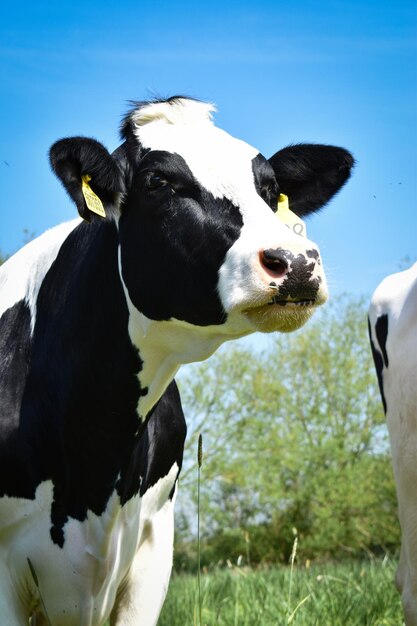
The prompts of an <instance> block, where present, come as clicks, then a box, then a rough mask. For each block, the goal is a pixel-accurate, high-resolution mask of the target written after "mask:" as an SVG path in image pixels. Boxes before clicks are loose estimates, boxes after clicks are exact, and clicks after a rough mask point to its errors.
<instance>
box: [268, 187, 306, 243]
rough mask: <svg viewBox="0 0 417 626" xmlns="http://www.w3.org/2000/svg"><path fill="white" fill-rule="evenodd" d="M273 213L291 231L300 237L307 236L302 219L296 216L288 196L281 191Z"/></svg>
mask: <svg viewBox="0 0 417 626" xmlns="http://www.w3.org/2000/svg"><path fill="white" fill-rule="evenodd" d="M275 215H277V216H278V217H279V219H280V220H281V221H282V222H284V224H285V225H286V226H288V228H289V229H290V230H292V232H293V233H295V234H296V235H300V237H307V229H306V225H305V224H304V222H303V220H302V219H301V218H299V217H298V215H296V214H295V213H293V212H292V211H291V209H290V207H289V202H288V196H286V195H285V194H283V193H280V194H279V198H278V208H277V210H276V212H275Z"/></svg>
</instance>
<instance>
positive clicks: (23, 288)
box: [0, 218, 81, 333]
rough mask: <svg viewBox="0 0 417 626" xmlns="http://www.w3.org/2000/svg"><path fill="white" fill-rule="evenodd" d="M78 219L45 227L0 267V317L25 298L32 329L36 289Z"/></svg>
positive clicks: (37, 289)
mask: <svg viewBox="0 0 417 626" xmlns="http://www.w3.org/2000/svg"><path fill="white" fill-rule="evenodd" d="M80 222H81V219H79V218H77V219H75V220H71V221H70V222H64V223H63V224H60V225H59V226H55V227H54V228H51V229H50V230H47V231H46V232H44V233H43V234H42V235H40V237H37V238H36V239H34V240H33V241H31V242H29V243H28V244H27V245H26V246H24V247H23V248H21V249H20V250H19V251H18V252H16V254H14V255H13V256H12V257H11V258H10V259H8V260H7V261H6V262H5V263H4V264H3V265H2V266H1V267H0V292H1V299H0V317H1V316H2V315H3V313H4V312H5V311H7V309H9V308H11V307H12V306H13V305H14V304H16V303H17V302H19V301H21V300H25V301H26V303H27V304H28V306H29V309H30V314H31V332H32V333H33V329H34V326H35V319H36V301H37V298H38V293H39V289H40V287H41V285H42V282H43V280H44V278H45V276H46V274H47V272H48V270H49V269H50V267H51V265H52V263H53V262H54V261H55V259H56V257H57V256H58V252H59V250H60V248H61V246H62V244H63V242H64V241H65V239H66V238H67V237H68V235H69V234H70V232H71V231H73V230H74V228H76V227H77V226H78V224H79V223H80Z"/></svg>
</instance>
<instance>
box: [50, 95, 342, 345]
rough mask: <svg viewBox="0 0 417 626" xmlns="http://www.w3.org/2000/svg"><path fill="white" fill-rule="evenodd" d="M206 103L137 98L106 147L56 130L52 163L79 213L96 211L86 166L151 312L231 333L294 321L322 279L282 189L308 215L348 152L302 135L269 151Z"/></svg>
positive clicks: (306, 310) (334, 187)
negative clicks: (241, 136)
mask: <svg viewBox="0 0 417 626" xmlns="http://www.w3.org/2000/svg"><path fill="white" fill-rule="evenodd" d="M212 111H213V107H212V106H211V105H207V104H204V103H201V102H197V101H194V100H191V99H188V98H182V97H176V98H171V99H169V100H167V101H157V102H152V103H145V104H138V105H136V106H135V108H134V109H133V110H132V111H131V112H130V113H129V114H128V115H127V116H126V117H125V119H124V121H123V124H122V131H121V132H122V137H123V139H124V143H123V144H122V145H121V146H120V147H119V148H118V149H117V150H116V151H115V152H114V153H113V154H112V155H110V154H109V153H108V152H107V150H106V149H105V148H104V147H103V146H102V145H101V144H99V143H98V142H96V141H95V140H92V139H86V138H72V139H63V140H61V141H58V142H57V143H56V144H54V145H53V146H52V148H51V163H52V167H53V169H54V171H55V172H56V174H57V175H58V176H59V178H60V179H61V180H62V182H63V183H64V185H65V187H66V189H67V190H68V192H69V194H70V195H71V197H72V198H73V199H74V201H75V202H76V204H77V207H78V211H79V213H80V215H81V216H82V217H84V218H85V219H87V220H90V218H91V217H92V214H91V212H90V210H89V208H88V205H87V204H86V200H85V196H84V194H83V192H82V179H83V177H84V183H85V182H86V181H87V184H88V185H90V186H91V189H92V190H93V191H94V192H95V194H97V196H99V198H100V199H101V201H102V203H103V205H104V208H105V210H106V213H107V217H106V219H110V220H114V221H115V222H116V224H117V227H118V231H119V240H120V266H121V276H122V279H123V282H124V285H125V289H126V291H127V293H128V296H129V298H130V300H131V303H133V305H134V307H135V308H136V309H137V310H138V311H140V312H141V314H143V315H144V316H146V318H148V319H150V320H157V321H162V320H171V321H172V323H173V324H175V323H179V324H180V325H182V326H184V323H186V324H191V325H193V327H196V326H197V327H210V328H211V327H213V326H214V327H217V328H218V329H219V332H220V333H224V334H225V335H228V336H239V335H244V334H246V333H248V332H252V331H254V330H260V331H266V332H269V331H274V330H279V331H290V330H294V329H296V328H298V327H299V326H301V325H302V324H303V323H304V322H305V321H306V320H307V319H308V318H309V317H310V315H311V313H312V311H313V310H314V309H315V307H317V306H318V305H320V304H322V303H323V302H324V301H325V300H326V298H327V287H326V281H325V277H324V273H323V268H322V264H321V260H320V255H319V252H318V249H317V247H316V245H315V244H314V243H312V242H311V241H309V240H308V239H306V238H305V237H301V236H298V235H296V234H294V233H293V232H292V231H291V230H290V229H289V228H288V227H287V226H286V225H285V224H284V223H283V222H282V221H281V220H280V219H279V218H278V217H277V215H276V214H275V212H276V209H277V200H278V197H279V194H280V193H282V194H286V195H287V196H288V197H289V202H290V207H291V209H292V210H293V211H294V212H295V213H296V214H297V215H298V216H300V217H303V216H305V215H308V214H309V213H312V212H314V211H316V210H317V209H319V208H320V207H321V206H323V205H324V204H325V203H326V202H327V201H328V200H329V199H330V198H331V197H332V196H333V195H334V194H335V193H336V192H337V191H338V190H339V189H340V188H341V186H342V185H343V184H344V183H345V181H346V180H347V179H348V177H349V175H350V170H351V167H352V165H353V158H352V156H351V155H350V154H349V152H347V151H346V150H344V149H342V148H336V147H332V146H322V145H308V144H302V145H295V146H290V147H287V148H284V149H283V150H280V151H279V152H277V153H276V154H275V155H274V156H273V157H271V158H270V159H269V160H268V159H266V158H265V157H264V156H262V155H261V154H260V153H259V151H258V150H256V149H255V148H253V147H252V146H249V145H248V144H246V143H244V142H243V141H240V140H238V139H235V138H234V137H232V136H230V135H229V134H227V133H226V132H224V131H222V130H220V129H219V128H216V127H215V126H214V124H213V122H212V118H211V113H212ZM86 176H87V177H88V178H87V179H86V178H85V177H86ZM94 219H100V218H96V217H94Z"/></svg>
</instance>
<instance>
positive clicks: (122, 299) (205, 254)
mask: <svg viewBox="0 0 417 626" xmlns="http://www.w3.org/2000/svg"><path fill="white" fill-rule="evenodd" d="M212 110H213V107H211V105H207V104H204V103H201V102H197V101H194V100H191V99H187V98H182V97H176V98H170V99H169V100H166V101H155V102H151V103H139V104H137V106H135V107H134V109H133V110H132V111H131V112H130V113H129V114H128V115H127V116H126V118H125V120H124V122H123V126H122V137H123V143H122V145H121V146H120V147H119V148H118V149H117V150H116V151H115V152H114V153H113V154H112V155H110V154H109V153H108V152H107V150H106V149H105V148H104V147H103V146H102V145H101V144H100V143H98V142H97V141H95V140H93V139H86V138H81V137H75V138H71V139H63V140H61V141H58V142H57V143H56V144H54V145H53V146H52V148H51V153H50V158H51V164H52V168H53V170H54V171H55V173H56V174H57V176H58V177H59V178H60V179H61V181H62V182H63V184H64V186H65V188H66V189H67V191H68V192H69V194H70V196H71V198H72V199H73V200H74V202H75V204H76V206H77V208H78V212H79V214H80V215H81V217H82V218H84V220H81V219H77V220H75V221H72V222H70V223H66V224H62V225H61V226H58V227H56V228H53V229H52V230H50V231H47V232H46V233H45V234H43V235H42V236H41V237H39V238H38V239H35V240H34V241H32V242H31V243H29V244H28V245H27V246H25V247H24V248H23V249H22V250H20V251H19V252H18V253H17V254H16V255H15V256H14V257H12V258H11V259H10V260H9V261H7V262H6V263H5V264H4V265H3V266H2V267H1V269H0V288H1V292H0V293H1V299H0V424H1V428H0V496H1V499H0V586H1V589H0V615H1V623H2V624H7V626H18V625H19V626H20V625H22V624H26V623H27V620H28V617H29V615H30V614H31V613H33V614H36V615H37V616H38V621H37V624H44V623H46V622H45V621H44V620H45V615H44V606H45V607H46V611H47V614H48V616H49V619H50V620H51V622H52V624H54V626H73V625H74V626H75V625H77V626H97V625H101V624H103V623H104V622H105V621H106V620H107V619H110V622H111V624H113V625H116V624H117V625H119V626H120V625H123V626H133V625H135V626H136V625H139V624H140V625H141V626H150V625H152V624H155V623H156V622H157V619H158V615H159V612H160V609H161V606H162V603H163V600H164V597H165V593H166V590H167V586H168V580H169V576H170V571H171V564H172V543H173V505H174V499H175V493H176V483H177V478H178V474H179V471H180V467H181V461H182V452H183V443H184V438H185V422H184V417H183V414H182V410H181V404H180V400H179V395H178V392H177V389H176V387H175V383H174V382H172V381H173V377H174V375H175V373H176V372H177V370H178V368H179V366H180V365H181V364H182V363H188V362H191V361H196V360H200V359H205V358H207V357H208V356H209V355H210V354H212V353H213V352H214V351H215V350H216V348H217V347H218V346H219V345H220V344H221V343H222V342H224V341H225V340H228V339H233V338H236V337H242V336H243V335H246V334H248V333H252V332H254V331H264V332H270V331H275V330H278V331H291V330H294V329H296V328H298V327H299V326H301V325H302V324H304V323H305V322H306V320H307V319H308V318H309V317H310V315H311V314H312V312H313V310H314V309H315V308H316V307H317V306H318V305H320V304H322V303H323V302H324V301H325V300H326V298H327V289H326V283H325V278H324V274H323V270H322V266H321V262H320V257H319V252H318V250H317V247H316V246H315V245H314V243H312V242H311V241H308V240H307V239H306V238H303V237H300V236H297V235H295V234H294V233H293V232H292V231H291V230H290V229H289V228H288V227H287V226H286V225H285V224H284V223H283V222H282V221H280V220H279V219H278V217H277V216H276V215H275V210H276V204H277V198H278V194H279V193H280V192H281V193H285V194H287V195H288V196H289V198H290V202H291V206H292V208H293V210H294V211H295V212H296V213H297V214H298V215H299V216H303V215H306V214H308V213H311V212H313V211H315V210H317V209H318V208H319V207H321V206H322V205H323V204H325V203H326V202H327V201H328V200H329V199H330V198H331V197H332V196H333V195H334V194H335V193H336V192H337V191H338V190H339V189H340V187H341V186H342V185H343V184H344V182H345V181H346V180H347V179H348V177H349V174H350V170H351V167H352V165H353V159H352V157H351V155H350V154H349V153H348V152H347V151H345V150H343V149H342V148H336V147H331V146H320V145H296V146H292V147H288V148H285V149H283V150H281V151H279V152H277V153H276V154H275V155H274V156H273V157H272V158H271V159H270V160H267V159H265V158H264V157H263V156H262V155H261V154H259V152H258V151H257V150H255V149H254V148H252V147H251V146H249V145H247V144H246V143H244V142H243V141H239V140H237V139H234V138H233V137H231V136H230V135H228V134H227V133H225V132H224V131H222V130H220V129H218V128H216V127H215V126H214V124H213V122H212V115H211V113H212ZM94 194H95V195H94ZM91 197H93V200H91ZM98 199H100V200H98ZM100 201H101V204H102V205H103V208H104V211H105V214H106V217H105V218H104V219H102V218H100V217H96V216H95V214H94V213H92V212H91V210H90V209H91V207H93V208H94V202H96V204H97V202H98V204H99V205H100ZM95 208H96V209H97V206H96V207H95ZM100 210H101V209H100ZM85 220H86V221H85ZM88 222H90V223H88ZM28 559H29V562H28ZM29 563H30V564H32V566H33V569H34V571H35V574H36V577H37V580H38V583H39V587H40V590H41V594H42V599H43V602H44V604H43V603H42V602H41V601H40V598H39V592H38V588H37V586H36V583H35V580H34V576H33V573H32V572H31V570H30V567H29Z"/></svg>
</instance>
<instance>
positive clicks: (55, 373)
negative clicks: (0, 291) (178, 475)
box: [0, 222, 185, 546]
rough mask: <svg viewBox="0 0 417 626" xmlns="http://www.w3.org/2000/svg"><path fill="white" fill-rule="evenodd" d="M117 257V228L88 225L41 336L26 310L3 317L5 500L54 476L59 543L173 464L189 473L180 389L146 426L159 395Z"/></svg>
mask: <svg viewBox="0 0 417 626" xmlns="http://www.w3.org/2000/svg"><path fill="white" fill-rule="evenodd" d="M117 251H118V238H117V229H116V227H115V225H114V224H112V223H110V222H94V223H92V224H91V225H88V224H87V223H82V224H80V225H79V226H78V227H77V228H76V229H75V230H74V231H72V233H71V234H70V235H69V236H68V238H67V239H66V240H65V241H64V243H63V244H62V246H61V249H60V251H59V253H58V255H57V257H56V260H55V261H54V263H53V264H52V265H51V268H50V269H49V271H48V273H47V274H46V276H45V278H44V280H43V283H42V285H41V287H40V290H39V295H38V299H37V303H36V311H37V314H36V323H35V327H34V333H33V338H32V340H31V339H30V314H29V310H28V308H27V306H26V305H25V304H24V303H18V304H17V305H15V307H13V308H12V309H10V310H9V311H6V313H5V314H4V315H3V316H2V318H1V331H2V332H1V335H0V337H1V339H0V346H1V355H2V357H3V355H6V360H3V358H2V360H1V362H2V363H4V365H5V367H7V370H8V372H5V371H2V374H5V376H4V377H2V383H3V385H6V386H7V391H6V393H3V394H2V404H1V405H0V406H1V409H2V413H1V419H2V431H1V432H2V439H1V449H0V488H1V492H0V493H1V494H3V495H4V494H6V495H10V496H15V497H22V498H29V499H33V498H34V497H35V492H36V489H37V487H38V486H39V485H40V483H42V482H43V481H46V480H51V481H52V483H53V504H52V510H51V531H50V532H51V538H52V540H53V541H54V542H55V543H56V544H57V545H59V546H63V545H64V541H65V523H66V522H67V520H68V519H69V518H70V517H71V518H74V519H77V520H80V521H82V520H84V519H85V518H86V516H87V512H88V511H89V510H90V511H92V512H94V513H95V514H97V515H100V514H102V513H103V511H104V510H105V508H106V505H107V502H108V500H109V497H110V496H111V494H112V493H113V492H114V490H115V489H117V491H118V492H119V494H123V501H124V502H125V501H126V500H127V499H129V498H130V497H132V496H133V495H134V494H137V493H139V490H140V491H141V493H142V494H143V493H144V491H145V490H146V486H147V485H151V484H153V483H154V482H156V481H157V480H158V479H159V478H161V477H162V476H164V475H165V474H166V473H167V465H168V464H169V463H171V466H172V463H173V462H174V461H173V460H172V459H174V460H175V461H177V463H178V465H179V466H180V465H181V460H182V451H183V441H184V436H185V425H184V418H183V414H182V410H181V404H180V401H179V396H178V392H176V389H175V384H172V385H171V386H170V388H169V390H168V391H167V392H166V397H165V398H164V399H163V400H161V401H160V403H159V404H158V405H157V407H156V408H155V409H154V411H152V412H151V414H150V416H149V418H148V421H147V422H144V423H143V424H142V426H141V425H140V420H139V418H138V415H137V412H136V407H137V403H138V399H139V397H140V395H143V394H144V393H146V391H147V390H146V389H143V390H141V389H140V385H139V382H138V378H137V374H138V372H139V371H140V369H141V366H142V363H141V360H140V356H139V354H138V351H137V349H136V348H135V347H134V346H133V345H132V343H131V340H130V337H129V335H128V309H127V304H126V299H125V295H124V291H123V287H122V284H121V281H120V277H119V274H118V262H117V254H118V252H117ZM10 389H11V390H13V391H12V392H11V391H10ZM3 391H4V390H3ZM165 420H166V421H167V430H166V431H164V424H165ZM138 427H139V434H138ZM154 435H155V436H157V437H159V439H158V440H155V439H154ZM171 445H172V448H171V447H170V446H171ZM160 449H161V450H162V453H161V454H160V453H159V451H160ZM141 485H142V487H141Z"/></svg>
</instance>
